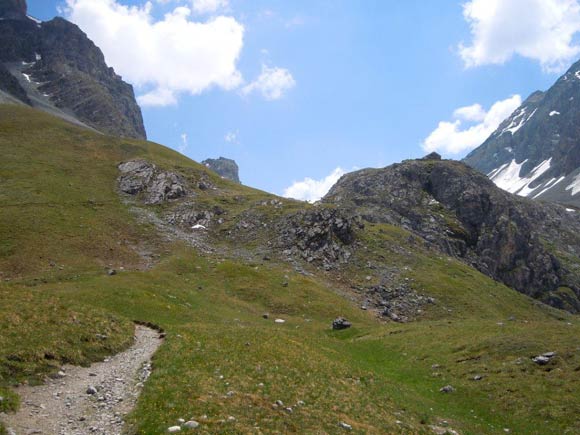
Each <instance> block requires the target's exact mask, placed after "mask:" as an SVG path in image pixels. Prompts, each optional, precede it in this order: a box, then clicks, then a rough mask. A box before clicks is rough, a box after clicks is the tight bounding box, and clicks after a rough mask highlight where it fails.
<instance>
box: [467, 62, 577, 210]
mask: <svg viewBox="0 0 580 435" xmlns="http://www.w3.org/2000/svg"><path fill="white" fill-rule="evenodd" d="M579 123H580V61H579V62H576V63H574V64H573V65H572V66H571V67H570V68H569V69H568V70H567V72H566V73H565V74H564V75H562V76H561V77H560V78H559V79H558V80H557V81H556V82H555V83H554V85H553V86H552V87H551V88H550V89H548V90H547V91H545V92H542V91H536V92H534V93H532V94H531V95H530V96H529V97H528V98H527V99H526V100H525V101H524V102H523V103H522V105H521V106H520V107H519V108H518V109H516V110H515V112H514V113H513V114H512V115H511V116H510V117H508V118H507V119H506V120H505V121H503V122H502V123H501V124H500V126H499V127H498V129H497V130H496V131H495V132H494V133H492V134H491V136H490V137H489V138H488V139H487V140H486V141H485V142H484V143H483V144H482V145H481V146H479V147H478V148H476V149H475V150H473V151H472V152H471V153H469V154H468V155H467V157H465V158H464V159H463V161H464V162H465V163H467V164H468V165H470V166H472V167H474V168H475V169H477V170H479V171H481V172H482V173H484V174H486V175H487V176H489V177H490V178H491V179H492V180H493V181H494V182H495V183H496V184H497V185H498V186H500V187H502V188H503V189H505V190H507V191H509V192H511V193H516V194H518V195H520V196H526V197H530V198H533V199H539V200H546V201H553V202H560V203H562V204H567V205H571V206H575V207H578V206H580V195H578V192H579V191H580V129H579V128H578V125H579Z"/></svg>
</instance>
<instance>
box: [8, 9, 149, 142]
mask: <svg viewBox="0 0 580 435" xmlns="http://www.w3.org/2000/svg"><path fill="white" fill-rule="evenodd" d="M0 6H1V7H0V11H2V10H4V15H2V13H0V16H2V17H3V18H4V19H2V20H0V64H1V65H2V66H3V69H4V70H5V71H8V72H9V74H8V75H6V74H0V89H2V90H4V91H7V92H9V93H11V95H13V96H14V97H16V98H18V99H19V100H21V101H23V102H25V103H27V104H31V105H32V106H34V107H37V108H39V109H42V110H46V111H48V112H50V113H53V114H56V115H58V116H61V117H63V118H65V119H67V118H68V117H69V116H72V117H74V118H75V119H76V120H78V121H79V122H80V123H82V124H85V125H88V126H90V127H93V128H94V129H96V130H99V131H101V132H103V133H106V134H111V135H115V136H123V137H132V138H138V139H145V138H146V133H145V128H144V126H143V118H142V115H141V109H140V108H139V106H138V105H137V103H136V101H135V94H134V92H133V88H132V86H131V85H129V84H127V83H125V82H124V81H123V80H122V79H121V77H119V76H118V75H117V74H116V73H115V71H114V70H113V69H112V68H109V67H108V66H107V64H106V63H105V58H104V56H103V53H102V52H101V50H100V49H99V48H98V47H97V46H95V44H93V42H92V41H91V40H90V39H89V38H88V37H87V35H86V34H85V33H83V32H82V31H81V30H80V29H79V28H78V27H77V26H76V25H74V24H72V23H70V22H68V21H66V20H64V19H62V18H55V19H53V20H51V21H47V22H43V23H39V22H36V21H34V20H32V19H30V18H27V17H26V14H25V13H24V14H22V11H23V10H24V11H25V9H26V3H25V2H24V1H14V0H10V1H8V0H3V1H2V3H0ZM2 7H3V8H4V9H2ZM10 76H11V77H10ZM15 80H16V82H17V83H18V86H15ZM12 92H14V93H12ZM23 94H24V95H23Z"/></svg>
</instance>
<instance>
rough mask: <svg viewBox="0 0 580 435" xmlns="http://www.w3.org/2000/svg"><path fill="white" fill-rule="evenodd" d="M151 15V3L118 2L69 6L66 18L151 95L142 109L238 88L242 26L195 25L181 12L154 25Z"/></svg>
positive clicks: (227, 22) (223, 22) (91, 0)
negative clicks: (183, 95)
mask: <svg viewBox="0 0 580 435" xmlns="http://www.w3.org/2000/svg"><path fill="white" fill-rule="evenodd" d="M194 3H195V2H194ZM209 3H210V2H209V1H208V4H209ZM214 3H215V1H214ZM217 3H222V2H219V1H218V2H217ZM199 5H201V2H200V3H199ZM200 7H201V6H200ZM151 10H152V3H151V2H147V3H145V4H144V5H143V6H124V5H121V4H120V3H119V2H118V1H117V0H67V9H66V15H67V17H68V18H69V19H70V20H71V21H72V22H74V23H76V24H78V25H79V26H80V27H81V28H82V29H83V30H84V31H85V32H86V33H87V34H88V36H89V37H90V38H91V39H92V40H93V41H94V42H95V43H96V44H97V45H98V46H99V47H100V48H101V49H102V50H103V52H104V54H105V58H106V60H107V62H108V63H109V64H110V65H111V66H113V67H114V68H115V70H116V71H117V72H118V73H119V74H121V75H122V76H123V77H124V78H125V79H126V80H128V81H129V82H131V83H133V84H135V85H137V86H138V87H139V88H141V89H147V88H149V89H151V91H150V92H148V93H146V94H145V95H141V96H140V98H139V102H140V103H141V104H143V105H150V106H164V105H169V104H175V103H176V102H177V98H178V95H179V94H181V93H189V94H193V95H195V94H199V93H201V92H203V91H205V90H207V89H209V88H211V87H214V86H215V87H220V88H222V89H225V90H231V89H236V88H237V87H239V86H240V85H241V84H242V82H243V80H242V76H241V74H240V72H239V71H238V69H237V65H236V64H237V61H238V58H239V56H240V53H241V50H242V47H243V36H244V26H243V25H242V24H240V23H239V22H237V21H236V20H235V19H234V18H232V17H226V16H217V17H214V18H211V19H210V20H208V21H205V22H197V21H193V20H191V19H190V16H191V13H192V11H191V9H189V8H188V7H183V6H180V7H175V8H174V9H173V11H172V12H170V13H168V14H166V15H165V16H164V18H163V19H161V20H158V21H156V20H155V19H154V17H153V16H152V14H151Z"/></svg>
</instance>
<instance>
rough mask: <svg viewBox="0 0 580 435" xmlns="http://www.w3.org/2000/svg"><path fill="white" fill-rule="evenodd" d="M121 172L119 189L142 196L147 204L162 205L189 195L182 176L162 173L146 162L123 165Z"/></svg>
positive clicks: (138, 161)
mask: <svg viewBox="0 0 580 435" xmlns="http://www.w3.org/2000/svg"><path fill="white" fill-rule="evenodd" d="M119 171H120V172H121V175H120V176H119V179H118V184H119V189H120V190H121V191H122V192H124V193H127V194H129V195H138V194H139V195H142V197H143V199H144V202H145V203H146V204H160V203H162V202H165V201H168V200H171V199H176V198H181V197H183V196H185V195H186V194H187V191H186V189H185V181H184V180H183V178H182V177H181V176H180V175H178V174H175V173H173V172H167V171H161V170H159V169H158V168H157V166H155V165H154V164H153V163H150V162H147V161H145V160H131V161H129V162H126V163H121V164H120V165H119Z"/></svg>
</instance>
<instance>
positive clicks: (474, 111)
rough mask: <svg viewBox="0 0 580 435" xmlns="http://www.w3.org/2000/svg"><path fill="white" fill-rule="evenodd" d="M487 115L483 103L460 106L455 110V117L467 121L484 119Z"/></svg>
mask: <svg viewBox="0 0 580 435" xmlns="http://www.w3.org/2000/svg"><path fill="white" fill-rule="evenodd" d="M485 115H487V113H486V111H485V110H484V109H483V107H481V104H473V105H471V106H465V107H460V108H459V109H456V110H455V111H454V112H453V117H454V118H457V119H463V120H465V121H483V120H484V119H485Z"/></svg>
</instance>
